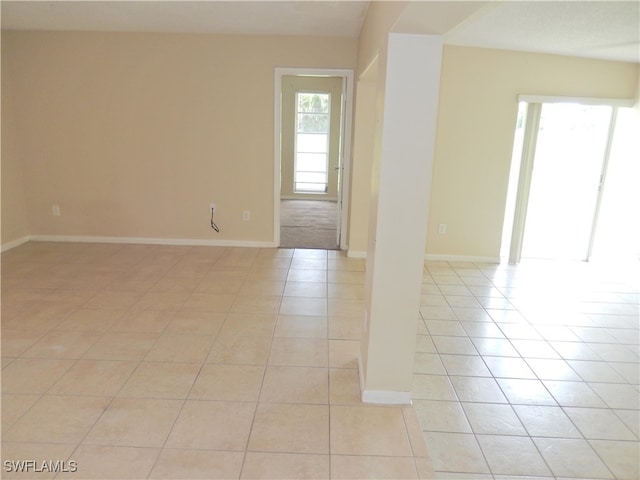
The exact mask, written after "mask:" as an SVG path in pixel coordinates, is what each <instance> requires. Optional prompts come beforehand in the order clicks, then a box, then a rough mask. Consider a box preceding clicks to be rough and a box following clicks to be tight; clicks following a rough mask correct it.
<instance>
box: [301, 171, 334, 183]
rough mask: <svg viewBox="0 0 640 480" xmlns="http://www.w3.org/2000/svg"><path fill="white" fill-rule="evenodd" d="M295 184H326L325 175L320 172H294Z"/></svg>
mask: <svg viewBox="0 0 640 480" xmlns="http://www.w3.org/2000/svg"><path fill="white" fill-rule="evenodd" d="M295 181H296V182H306V183H323V184H324V183H326V182H327V175H326V174H325V173H322V172H296V179H295Z"/></svg>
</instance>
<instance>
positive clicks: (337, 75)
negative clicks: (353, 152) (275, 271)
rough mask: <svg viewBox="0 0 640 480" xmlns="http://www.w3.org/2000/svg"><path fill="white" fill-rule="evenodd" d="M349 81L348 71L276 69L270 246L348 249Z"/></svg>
mask: <svg viewBox="0 0 640 480" xmlns="http://www.w3.org/2000/svg"><path fill="white" fill-rule="evenodd" d="M351 78H352V72H351V71H342V70H308V69H306V70H296V69H276V92H275V93H276V123H275V143H276V152H275V172H276V175H275V176H276V181H275V190H274V191H275V195H274V197H275V198H274V212H275V214H274V243H275V244H276V245H278V246H280V247H285V248H324V249H339V248H346V235H345V234H346V223H347V211H346V210H348V209H347V208H344V209H343V208H342V207H343V198H348V193H347V191H348V186H349V182H348V176H349V168H348V167H349V158H350V137H351V135H350V129H351V125H350V123H351V108H350V105H351V100H350V98H351V92H352V80H351ZM343 227H344V228H343Z"/></svg>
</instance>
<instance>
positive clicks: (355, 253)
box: [347, 250, 500, 263]
mask: <svg viewBox="0 0 640 480" xmlns="http://www.w3.org/2000/svg"><path fill="white" fill-rule="evenodd" d="M347 257H350V258H367V252H366V251H360V250H349V251H347ZM424 259H425V261H432V262H473V263H500V257H480V256H473V255H438V254H433V253H425V254H424Z"/></svg>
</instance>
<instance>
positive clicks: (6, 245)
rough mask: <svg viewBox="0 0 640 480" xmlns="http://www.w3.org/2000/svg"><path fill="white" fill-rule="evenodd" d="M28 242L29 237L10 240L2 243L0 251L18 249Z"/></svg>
mask: <svg viewBox="0 0 640 480" xmlns="http://www.w3.org/2000/svg"><path fill="white" fill-rule="evenodd" d="M29 240H30V237H29V235H25V236H24V237H21V238H17V239H16V240H11V241H10V242H7V243H3V244H2V246H1V247H0V251H2V252H6V251H8V250H11V249H12V248H16V247H19V246H20V245H22V244H23V243H27V242H28V241H29Z"/></svg>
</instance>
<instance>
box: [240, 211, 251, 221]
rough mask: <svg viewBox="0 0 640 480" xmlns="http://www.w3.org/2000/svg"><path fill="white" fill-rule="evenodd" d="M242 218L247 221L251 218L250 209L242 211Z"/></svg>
mask: <svg viewBox="0 0 640 480" xmlns="http://www.w3.org/2000/svg"><path fill="white" fill-rule="evenodd" d="M242 220H244V221H245V222H248V221H249V220H251V212H250V211H249V210H245V211H244V212H242Z"/></svg>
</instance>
